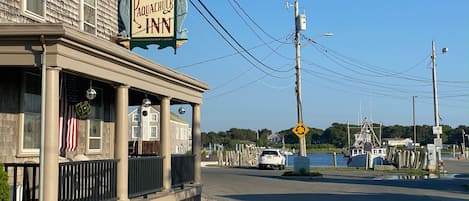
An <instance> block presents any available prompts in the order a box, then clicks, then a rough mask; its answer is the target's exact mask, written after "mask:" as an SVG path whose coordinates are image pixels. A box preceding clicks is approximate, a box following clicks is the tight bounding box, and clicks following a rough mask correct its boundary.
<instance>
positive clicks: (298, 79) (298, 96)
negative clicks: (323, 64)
mask: <svg viewBox="0 0 469 201" xmlns="http://www.w3.org/2000/svg"><path fill="white" fill-rule="evenodd" d="M301 26H302V25H301V22H300V16H299V15H298V1H295V48H296V101H297V104H296V106H297V113H298V123H303V108H302V102H301V52H300V50H301V46H300V40H301V37H300V31H301V30H302V28H301ZM299 142H300V156H306V140H305V137H304V136H303V137H300V139H299Z"/></svg>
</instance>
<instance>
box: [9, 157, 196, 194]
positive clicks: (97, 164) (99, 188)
mask: <svg viewBox="0 0 469 201" xmlns="http://www.w3.org/2000/svg"><path fill="white" fill-rule="evenodd" d="M4 166H5V171H7V172H8V173H9V175H10V176H11V175H13V178H12V179H11V178H10V181H12V183H10V184H11V185H12V186H14V188H15V191H14V192H13V193H12V195H11V197H12V198H13V199H12V200H13V201H20V200H38V199H39V164H37V163H5V164H4ZM12 171H13V173H11V172H12ZM128 177H129V178H128V179H129V181H128V182H129V183H128V185H129V186H128V189H129V192H128V196H129V198H134V197H139V196H145V195H148V194H151V193H155V192H159V191H161V189H162V188H163V158H162V157H158V156H146V157H133V158H129V175H128ZM171 179H172V186H173V187H177V186H183V185H184V184H187V183H190V182H193V181H194V155H172V156H171ZM116 180H117V160H91V161H74V162H63V163H59V189H58V192H59V195H58V197H59V200H60V201H69V200H116V199H117V192H116Z"/></svg>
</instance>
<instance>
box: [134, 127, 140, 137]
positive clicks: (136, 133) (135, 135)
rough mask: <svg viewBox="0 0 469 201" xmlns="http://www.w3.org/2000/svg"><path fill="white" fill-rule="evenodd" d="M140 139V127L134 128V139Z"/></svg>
mask: <svg viewBox="0 0 469 201" xmlns="http://www.w3.org/2000/svg"><path fill="white" fill-rule="evenodd" d="M138 137H140V128H139V127H138V126H132V138H138Z"/></svg>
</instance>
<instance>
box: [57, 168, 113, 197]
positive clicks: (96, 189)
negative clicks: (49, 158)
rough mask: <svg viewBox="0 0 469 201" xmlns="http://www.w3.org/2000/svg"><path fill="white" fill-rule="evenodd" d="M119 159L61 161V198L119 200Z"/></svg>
mask: <svg viewBox="0 0 469 201" xmlns="http://www.w3.org/2000/svg"><path fill="white" fill-rule="evenodd" d="M116 179H117V160H91V161H74V162H64V163H59V200H61V201H68V200H117V193H116Z"/></svg>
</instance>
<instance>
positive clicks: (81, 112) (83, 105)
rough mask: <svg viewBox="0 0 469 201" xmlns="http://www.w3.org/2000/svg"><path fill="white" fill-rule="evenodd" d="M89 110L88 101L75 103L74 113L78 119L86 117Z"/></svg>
mask: <svg viewBox="0 0 469 201" xmlns="http://www.w3.org/2000/svg"><path fill="white" fill-rule="evenodd" d="M90 112H91V105H90V102H89V101H87V100H85V101H81V102H79V103H77V104H76V105H75V114H76V115H77V116H78V118H79V119H86V118H88V115H89V114H90Z"/></svg>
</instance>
